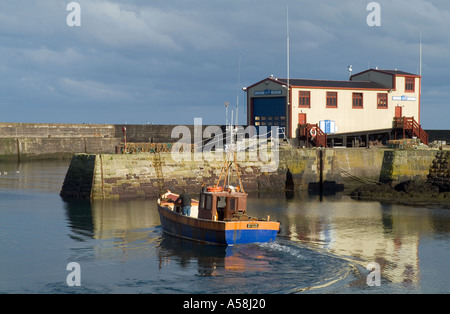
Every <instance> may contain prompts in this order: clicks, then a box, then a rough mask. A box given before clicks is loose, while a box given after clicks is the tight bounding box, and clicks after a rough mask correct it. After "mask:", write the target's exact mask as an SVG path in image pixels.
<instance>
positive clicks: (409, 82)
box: [405, 77, 415, 93]
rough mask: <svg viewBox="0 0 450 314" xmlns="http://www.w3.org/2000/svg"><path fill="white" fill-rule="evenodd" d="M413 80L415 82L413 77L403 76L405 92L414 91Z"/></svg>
mask: <svg viewBox="0 0 450 314" xmlns="http://www.w3.org/2000/svg"><path fill="white" fill-rule="evenodd" d="M414 82H415V78H414V77H406V78H405V92H412V93H414V90H415V86H414V85H415V84H414Z"/></svg>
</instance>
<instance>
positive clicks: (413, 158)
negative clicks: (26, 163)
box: [61, 149, 448, 199]
mask: <svg viewBox="0 0 450 314" xmlns="http://www.w3.org/2000/svg"><path fill="white" fill-rule="evenodd" d="M437 154H439V151H437V150H423V151H420V150H393V149H326V150H325V149H281V150H280V151H279V160H278V167H276V168H275V169H272V170H273V171H268V170H267V169H266V168H265V167H267V166H268V163H267V162H264V161H262V160H256V161H240V162H239V163H238V164H239V172H240V176H241V180H242V182H243V185H244V188H245V191H247V192H249V191H259V192H262V191H283V190H285V189H290V190H314V189H318V188H319V187H320V188H322V187H323V188H325V189H327V188H329V187H331V188H340V187H342V188H345V189H346V190H350V189H352V188H354V187H356V186H358V185H361V184H367V183H370V184H375V183H377V182H384V183H389V184H397V183H399V182H404V181H407V180H413V179H425V180H426V179H427V178H429V176H430V173H431V172H430V171H431V170H430V169H431V167H432V165H433V164H435V165H437V164H438V162H437V161H436V160H438V161H439V169H444V167H448V160H447V155H443V157H439V158H437V157H436V156H437ZM439 156H440V155H439ZM200 159H201V160H195V156H194V154H191V155H190V156H189V158H187V160H183V161H177V160H174V159H173V158H172V154H171V153H136V154H93V155H89V154H76V155H74V156H73V158H72V161H71V165H70V167H69V170H68V172H67V176H66V180H65V182H64V185H63V188H62V190H61V195H62V196H68V197H86V198H87V197H89V198H93V199H102V198H118V199H122V198H135V197H153V196H156V195H158V194H159V193H161V192H162V191H165V190H166V189H170V190H173V191H180V190H182V189H186V190H187V191H188V192H190V193H197V192H198V191H199V189H200V187H201V184H202V182H204V183H205V184H207V185H214V184H215V183H216V182H217V180H218V178H219V176H220V173H221V170H222V166H223V164H224V162H223V161H222V160H211V161H208V160H207V159H203V158H200ZM251 160H254V159H251ZM436 167H437V166H436ZM231 173H232V182H233V184H236V183H237V182H238V181H237V177H236V174H235V173H236V172H235V171H234V169H232V171H231ZM437 173H438V176H436V178H438V179H439V180H442V178H445V176H444V175H447V173H448V172H446V173H444V175H441V172H437ZM89 182H90V183H91V185H90V189H89Z"/></svg>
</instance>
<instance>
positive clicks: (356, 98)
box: [352, 93, 363, 109]
mask: <svg viewBox="0 0 450 314" xmlns="http://www.w3.org/2000/svg"><path fill="white" fill-rule="evenodd" d="M352 108H353V109H362V108H363V94H362V93H353V104H352Z"/></svg>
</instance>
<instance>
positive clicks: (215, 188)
mask: <svg viewBox="0 0 450 314" xmlns="http://www.w3.org/2000/svg"><path fill="white" fill-rule="evenodd" d="M207 191H208V192H222V191H223V187H221V186H208V188H207Z"/></svg>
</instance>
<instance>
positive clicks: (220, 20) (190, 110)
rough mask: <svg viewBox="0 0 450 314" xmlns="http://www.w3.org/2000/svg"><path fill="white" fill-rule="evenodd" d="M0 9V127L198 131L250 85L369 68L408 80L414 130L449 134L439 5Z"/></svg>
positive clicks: (213, 0) (240, 2)
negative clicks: (417, 121) (418, 84)
mask: <svg viewBox="0 0 450 314" xmlns="http://www.w3.org/2000/svg"><path fill="white" fill-rule="evenodd" d="M69 2H70V1H69V0H67V1H64V0H39V1H37V0H14V1H9V0H0V71H1V76H0V122H51V123H129V124H133V123H136V124H143V123H155V124H192V123H193V119H194V117H201V118H203V122H204V124H221V123H224V121H225V106H224V103H225V102H229V103H230V104H231V107H232V108H233V109H234V108H235V106H236V103H237V102H238V103H239V107H240V109H239V115H240V117H241V119H240V122H241V123H244V121H245V120H244V117H245V114H246V112H245V111H244V110H245V109H244V105H245V94H244V93H243V92H242V89H241V88H242V87H243V86H249V85H251V84H253V83H255V82H257V81H260V80H262V79H264V78H266V77H268V76H269V75H271V74H273V75H274V76H275V77H283V78H284V77H286V75H287V74H286V73H287V70H286V15H287V14H286V12H287V7H289V25H290V43H291V44H290V46H291V49H290V51H291V54H290V56H291V58H290V59H291V62H290V73H291V75H290V76H291V77H292V78H311V79H331V80H346V79H348V71H347V66H348V65H350V64H351V65H352V66H353V71H354V72H353V73H357V72H360V71H364V70H366V69H367V68H369V67H371V68H374V67H376V66H378V67H379V68H380V69H399V70H402V71H407V72H412V73H418V71H419V39H420V33H421V32H422V38H423V70H422V74H423V84H422V85H423V86H422V121H421V122H422V125H423V126H424V127H425V128H427V129H450V118H449V117H450V1H448V0H436V1H434V0H433V1H430V0H389V1H388V0H386V1H377V2H378V3H379V4H380V8H381V26H379V27H376V26H374V27H369V26H368V25H367V21H366V20H367V16H368V15H369V14H370V11H367V5H368V4H369V3H370V2H371V1H369V0H340V1H336V0H317V1H303V0H290V1H289V0H277V1H274V0H127V1H125V0H123V1H119V0H79V1H77V2H78V3H79V5H80V7H81V15H80V18H81V26H79V27H77V26H73V27H70V26H68V25H67V21H66V20H67V16H68V15H69V14H70V11H67V4H69Z"/></svg>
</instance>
